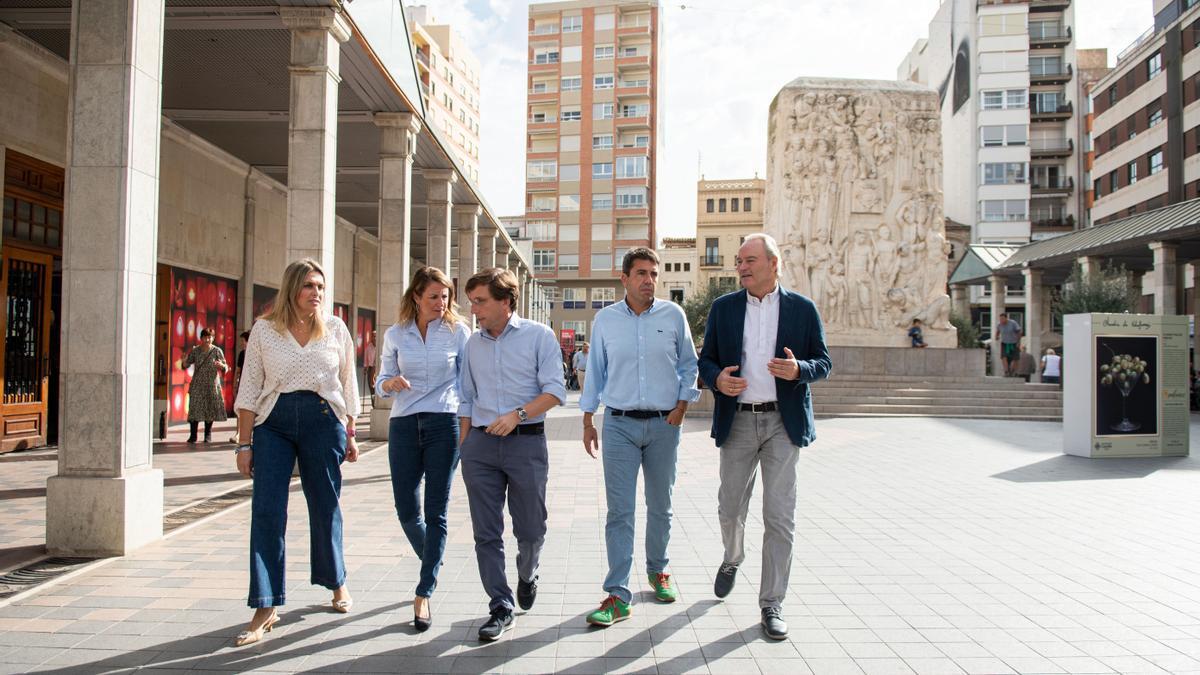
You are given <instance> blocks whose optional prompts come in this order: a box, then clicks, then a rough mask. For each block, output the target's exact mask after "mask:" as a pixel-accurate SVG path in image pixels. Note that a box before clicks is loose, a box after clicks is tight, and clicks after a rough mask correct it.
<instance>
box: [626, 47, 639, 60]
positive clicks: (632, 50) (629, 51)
mask: <svg viewBox="0 0 1200 675" xmlns="http://www.w3.org/2000/svg"><path fill="white" fill-rule="evenodd" d="M641 55H642V50H641V49H639V48H638V47H621V58H623V59H626V58H629V57H632V56H641Z"/></svg>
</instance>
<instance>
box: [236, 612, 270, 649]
mask: <svg viewBox="0 0 1200 675" xmlns="http://www.w3.org/2000/svg"><path fill="white" fill-rule="evenodd" d="M277 623H279V613H278V612H272V613H271V618H269V619H267V620H266V621H264V622H263V625H261V626H259V627H258V628H256V629H254V630H244V631H242V632H240V633H238V635H237V637H236V638H234V639H233V645H234V646H235V647H245V646H246V645H252V644H254V643H255V642H259V641H260V640H262V639H263V635H264V634H265V633H270V632H271V629H272V628H274V627H275V624H277Z"/></svg>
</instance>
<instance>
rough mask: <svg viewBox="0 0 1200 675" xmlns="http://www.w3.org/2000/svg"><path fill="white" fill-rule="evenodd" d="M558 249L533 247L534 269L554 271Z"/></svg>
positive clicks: (537, 270) (536, 270)
mask: <svg viewBox="0 0 1200 675" xmlns="http://www.w3.org/2000/svg"><path fill="white" fill-rule="evenodd" d="M555 254H556V251H555V250H554V249H552V248H535V249H533V271H535V272H553V271H554V258H555Z"/></svg>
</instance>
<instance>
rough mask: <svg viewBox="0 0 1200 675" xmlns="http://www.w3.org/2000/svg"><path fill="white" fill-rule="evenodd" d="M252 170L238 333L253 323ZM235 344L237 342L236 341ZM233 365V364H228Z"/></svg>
mask: <svg viewBox="0 0 1200 675" xmlns="http://www.w3.org/2000/svg"><path fill="white" fill-rule="evenodd" d="M255 183H256V181H255V180H254V170H253V169H251V170H250V172H248V173H247V174H246V196H245V200H246V204H245V209H244V210H243V212H242V278H241V280H240V281H238V324H237V325H238V329H237V332H238V333H239V334H240V333H241V332H242V331H244V330H250V327H251V326H253V325H254V233H255V227H254V214H255V202H254V189H255ZM235 344H239V343H236V342H235ZM230 365H235V364H230Z"/></svg>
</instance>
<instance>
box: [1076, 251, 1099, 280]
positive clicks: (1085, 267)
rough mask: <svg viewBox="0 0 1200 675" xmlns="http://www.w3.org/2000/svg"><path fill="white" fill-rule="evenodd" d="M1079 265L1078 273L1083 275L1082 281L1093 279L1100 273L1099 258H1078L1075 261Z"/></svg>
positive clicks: (1089, 256) (1092, 256) (1090, 256)
mask: <svg viewBox="0 0 1200 675" xmlns="http://www.w3.org/2000/svg"><path fill="white" fill-rule="evenodd" d="M1075 262H1076V264H1078V265H1079V269H1080V271H1081V272H1082V273H1083V278H1084V280H1087V279H1093V278H1095V276H1096V275H1097V274H1098V273H1099V272H1100V263H1101V262H1102V259H1101V258H1100V257H1099V256H1094V255H1085V256H1080V257H1079V258H1077V259H1076V260H1075Z"/></svg>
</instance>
